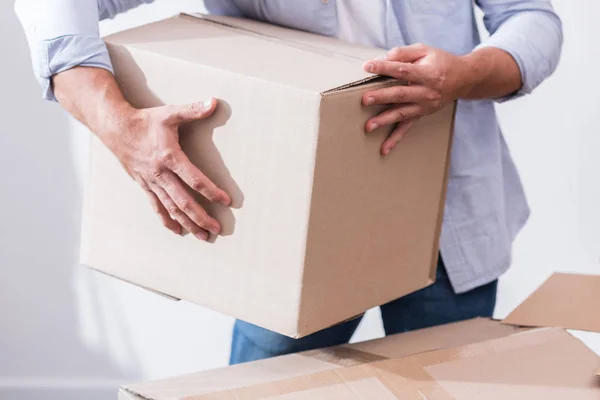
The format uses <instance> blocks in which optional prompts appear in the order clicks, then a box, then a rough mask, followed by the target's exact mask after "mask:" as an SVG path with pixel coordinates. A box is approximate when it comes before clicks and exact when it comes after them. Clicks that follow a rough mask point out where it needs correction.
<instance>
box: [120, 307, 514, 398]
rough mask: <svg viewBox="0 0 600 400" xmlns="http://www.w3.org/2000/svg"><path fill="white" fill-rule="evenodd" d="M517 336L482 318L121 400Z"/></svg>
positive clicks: (214, 389) (242, 367)
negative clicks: (512, 335)
mask: <svg viewBox="0 0 600 400" xmlns="http://www.w3.org/2000/svg"><path fill="white" fill-rule="evenodd" d="M517 332H519V329H518V328H517V327H514V326H510V325H502V324H501V323H499V322H497V321H492V320H489V319H485V318H477V319H473V320H469V321H463V322H457V323H453V324H447V325H443V326H439V327H435V328H427V329H420V330H417V331H413V332H407V333H402V334H398V335H391V336H388V337H385V338H382V339H376V340H369V341H366V342H361V343H355V344H346V345H342V346H336V347H330V348H326V349H318V350H312V351H307V352H303V353H298V354H290V355H286V356H281V357H274V358H269V359H265V360H259V361H254V362H250V363H245V364H238V365H234V366H231V367H226V368H220V369H215V370H211V371H204V372H200V373H196V374H189V375H184V376H180V377H175V378H170V379H164V380H160V381H155V382H146V383H139V384H132V385H125V386H123V387H122V388H121V390H120V392H119V396H121V397H120V399H129V398H131V399H136V400H139V399H155V400H166V399H169V400H175V399H177V400H179V399H192V398H193V399H196V398H202V399H203V398H204V397H201V396H208V395H212V396H215V397H214V398H219V397H218V395H219V394H223V393H231V392H232V391H235V390H240V389H243V388H249V387H256V386H264V385H269V384H276V382H278V381H284V380H289V379H294V378H296V379H297V378H300V377H303V376H304V377H307V376H310V375H313V374H318V373H320V372H325V371H332V370H338V369H341V368H345V367H352V366H357V365H362V364H366V363H372V362H377V361H381V360H387V359H391V358H402V357H406V356H409V355H413V354H419V353H424V352H428V351H433V350H439V349H445V348H451V347H456V346H461V345H466V344H472V343H477V342H481V341H485V340H489V339H495V338H500V337H504V336H508V335H511V334H514V333H517ZM207 398H212V397H207ZM224 398H228V397H224ZM367 398H369V399H370V398H371V397H367Z"/></svg>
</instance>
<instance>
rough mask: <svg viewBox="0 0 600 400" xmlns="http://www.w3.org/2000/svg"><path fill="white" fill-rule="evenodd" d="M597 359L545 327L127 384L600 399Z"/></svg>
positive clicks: (297, 394)
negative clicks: (328, 362)
mask: <svg viewBox="0 0 600 400" xmlns="http://www.w3.org/2000/svg"><path fill="white" fill-rule="evenodd" d="M282 359H283V358H280V360H282ZM294 360H296V359H294ZM290 361H292V359H290ZM598 361H599V358H598V356H597V355H596V354H594V353H593V352H592V351H591V350H589V349H588V348H587V347H586V346H585V345H584V344H583V343H581V342H580V341H579V340H577V339H576V338H574V337H572V336H571V335H569V334H568V333H566V332H565V331H563V330H561V329H557V328H545V329H536V330H530V331H527V332H521V333H516V334H513V335H509V336H505V337H500V338H497V339H491V340H487V341H483V342H479V343H473V344H468V345H464V346H459V347H453V348H446V349H441V350H434V351H429V352H424V353H420V354H414V355H408V356H406V357H402V358H397V359H387V360H382V361H376V362H371V363H365V364H359V365H353V366H349V367H345V368H342V367H340V368H329V369H325V370H323V371H321V372H316V373H312V374H305V375H297V376H293V377H288V378H284V379H280V380H276V381H268V382H267V381H263V382H256V383H254V384H249V385H247V384H243V383H242V384H236V385H235V387H229V388H227V389H226V388H225V386H220V388H221V389H222V390H219V387H215V386H210V385H209V386H208V387H210V388H211V389H217V390H212V391H209V390H203V389H202V387H201V385H200V386H199V385H198V384H199V383H200V382H201V381H200V380H198V378H196V380H197V381H196V383H193V382H192V381H193V379H192V380H188V381H187V383H184V384H182V383H181V382H178V383H177V382H175V381H171V382H169V381H162V382H157V383H154V384H151V383H150V384H149V383H146V384H139V385H131V386H127V387H126V389H127V390H129V391H130V392H132V393H137V394H138V395H140V397H142V398H148V399H153V400H167V399H169V400H179V399H194V400H216V399H219V400H230V399H231V400H250V399H266V398H268V399H278V400H303V399H310V400H320V399H361V400H364V399H373V398H379V399H403V400H404V399H416V400H421V399H429V400H432V399H444V400H445V399H456V400H482V399H485V400H490V399H491V400H496V399H497V400H500V399H513V398H523V399H525V398H527V399H532V398H536V399H538V398H539V399H550V400H553V399H557V400H558V399H561V400H563V399H578V400H579V399H581V400H588V399H589V400H592V399H594V400H598V399H599V398H600V397H599V396H600V386H599V385H600V382H598V381H597V379H596V378H595V377H594V371H595V369H596V367H597V365H598ZM241 379H242V381H243V378H241Z"/></svg>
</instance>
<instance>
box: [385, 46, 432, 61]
mask: <svg viewBox="0 0 600 400" xmlns="http://www.w3.org/2000/svg"><path fill="white" fill-rule="evenodd" d="M426 55H427V46H425V45H424V44H421V43H416V44H411V45H410V46H402V47H394V48H393V49H391V50H390V51H388V52H387V55H386V58H387V59H388V60H389V61H400V62H404V63H413V62H415V61H418V60H419V59H421V58H423V57H425V56H426Z"/></svg>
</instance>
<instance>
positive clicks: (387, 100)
mask: <svg viewBox="0 0 600 400" xmlns="http://www.w3.org/2000/svg"><path fill="white" fill-rule="evenodd" d="M364 68H365V70H366V71H367V72H371V73H373V74H379V75H386V76H390V77H393V78H397V79H400V80H403V81H405V82H408V85H406V86H392V87H388V88H383V89H378V90H373V91H369V92H366V93H365V94H364V95H363V97H362V103H363V105H365V106H371V105H375V104H387V105H391V106H392V107H391V108H389V109H387V110H386V111H384V112H382V113H381V114H379V115H377V116H375V117H373V118H371V119H369V120H368V121H367V123H366V125H365V131H366V132H373V131H374V130H375V129H378V128H381V127H384V126H388V125H392V124H396V127H395V128H394V130H393V131H392V133H391V134H390V136H389V137H388V138H387V139H386V140H385V142H384V143H383V144H382V146H381V154H382V155H384V156H385V155H387V154H388V153H389V152H390V151H391V150H392V149H393V148H394V147H395V146H396V144H398V142H399V141H400V140H401V139H402V137H403V136H404V135H405V134H406V132H408V130H409V129H410V127H411V126H412V125H413V124H414V123H415V122H416V121H417V120H418V119H419V117H421V116H424V115H428V114H431V113H433V112H435V111H437V110H439V109H440V108H442V107H444V106H445V105H447V104H449V103H452V102H453V101H455V100H457V99H459V98H471V99H475V98H486V97H498V96H503V95H507V94H509V93H512V92H514V91H516V90H518V89H519V88H520V86H521V75H520V71H519V68H518V66H517V64H516V62H515V61H514V60H513V59H512V57H511V56H510V55H509V54H508V53H505V52H504V51H502V50H499V49H491V48H488V49H481V50H478V51H475V52H473V53H471V54H469V55H466V56H456V55H453V54H450V53H448V52H446V51H443V50H439V49H435V48H432V47H429V46H425V45H422V44H415V45H411V46H406V47H396V48H394V49H392V50H390V51H389V52H388V54H387V57H386V58H385V59H380V60H371V61H368V62H366V63H365V66H364Z"/></svg>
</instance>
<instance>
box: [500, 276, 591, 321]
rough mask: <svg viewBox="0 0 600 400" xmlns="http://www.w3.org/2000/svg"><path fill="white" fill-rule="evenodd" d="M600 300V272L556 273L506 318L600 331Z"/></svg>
mask: <svg viewBox="0 0 600 400" xmlns="http://www.w3.org/2000/svg"><path fill="white" fill-rule="evenodd" d="M599 302H600V276H597V275H579V274H565V273H555V274H553V275H552V276H551V277H550V278H548V280H547V281H546V282H544V283H543V284H542V285H541V286H540V287H539V288H538V289H537V290H536V291H535V292H534V293H533V294H531V295H530V296H529V297H528V298H527V299H526V300H525V301H524V302H523V303H521V304H520V305H519V306H518V307H517V308H516V309H515V310H514V311H513V312H512V313H510V315H509V316H508V317H506V319H505V320H504V321H503V322H504V323H507V324H514V325H523V326H556V327H561V328H566V329H578V330H584V331H593V332H600V313H598V312H596V310H595V305H596V304H598V303H599Z"/></svg>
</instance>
